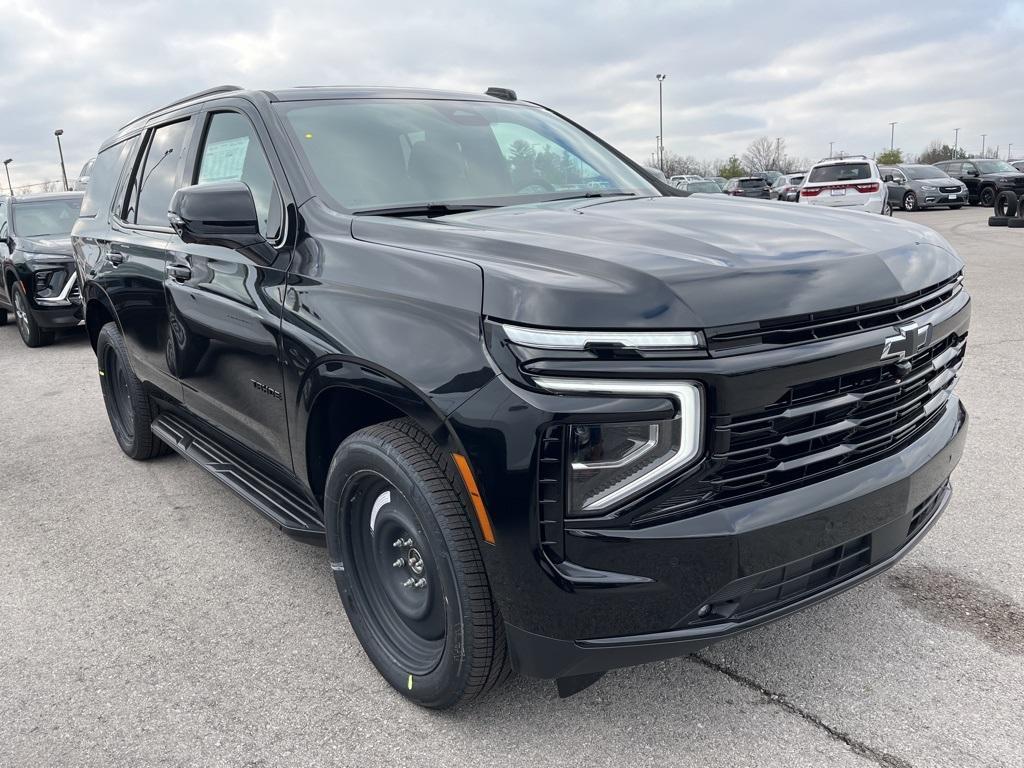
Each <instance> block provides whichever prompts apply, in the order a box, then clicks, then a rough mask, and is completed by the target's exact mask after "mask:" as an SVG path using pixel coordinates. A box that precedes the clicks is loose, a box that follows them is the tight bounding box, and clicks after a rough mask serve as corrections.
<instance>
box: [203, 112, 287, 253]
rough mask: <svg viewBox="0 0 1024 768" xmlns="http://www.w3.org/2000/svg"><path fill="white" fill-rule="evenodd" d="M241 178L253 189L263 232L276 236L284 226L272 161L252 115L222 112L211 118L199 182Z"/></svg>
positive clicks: (270, 236) (270, 237) (209, 182)
mask: <svg viewBox="0 0 1024 768" xmlns="http://www.w3.org/2000/svg"><path fill="white" fill-rule="evenodd" d="M217 181H241V182H243V183H244V184H245V185H246V186H248V187H249V191H250V192H252V198H253V201H254V202H255V203H256V214H257V216H259V221H260V232H262V233H263V236H264V237H266V238H268V239H270V240H273V239H274V238H275V237H276V235H277V234H278V230H279V229H280V226H281V215H280V211H281V207H280V205H279V204H278V199H279V198H278V193H277V187H276V186H275V185H274V174H273V172H272V171H271V170H270V163H269V162H268V161H267V156H266V155H265V154H264V153H263V147H262V146H261V145H260V140H259V138H258V137H257V136H256V131H255V129H254V128H253V126H252V123H250V122H249V118H247V117H245V115H241V114H239V113H237V112H220V113H217V114H215V115H213V116H212V117H211V118H210V124H209V127H208V128H207V130H206V139H205V140H204V142H203V153H202V155H201V156H200V160H199V171H198V173H197V175H196V179H195V183H196V184H211V183H213V182H217Z"/></svg>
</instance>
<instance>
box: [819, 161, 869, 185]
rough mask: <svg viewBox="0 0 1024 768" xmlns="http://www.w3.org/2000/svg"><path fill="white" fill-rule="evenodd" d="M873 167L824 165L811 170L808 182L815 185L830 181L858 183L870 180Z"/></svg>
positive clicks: (858, 164) (862, 165) (862, 164)
mask: <svg viewBox="0 0 1024 768" xmlns="http://www.w3.org/2000/svg"><path fill="white" fill-rule="evenodd" d="M870 178H871V166H870V165H868V164H867V163H847V164H846V165H822V166H819V167H817V168H812V169H811V174H810V176H808V177H807V180H808V181H810V182H814V183H821V182H828V181H857V180H858V179H870Z"/></svg>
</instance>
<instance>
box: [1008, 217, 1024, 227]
mask: <svg viewBox="0 0 1024 768" xmlns="http://www.w3.org/2000/svg"><path fill="white" fill-rule="evenodd" d="M1006 226H1008V227H1010V229H1024V219H1010V220H1009V221H1007V222H1006Z"/></svg>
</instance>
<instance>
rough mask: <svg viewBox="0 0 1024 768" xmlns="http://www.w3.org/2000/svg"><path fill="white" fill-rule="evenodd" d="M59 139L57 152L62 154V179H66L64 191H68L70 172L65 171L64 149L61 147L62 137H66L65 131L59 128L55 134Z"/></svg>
mask: <svg viewBox="0 0 1024 768" xmlns="http://www.w3.org/2000/svg"><path fill="white" fill-rule="evenodd" d="M53 135H54V136H56V137H57V152H58V153H59V154H60V177H61V178H62V179H64V191H65V192H67V191H68V172H67V171H66V170H65V169H64V149H63V148H62V147H61V145H60V137H61V136H63V135H64V129H63V128H58V129H57V130H56V131H54V132H53Z"/></svg>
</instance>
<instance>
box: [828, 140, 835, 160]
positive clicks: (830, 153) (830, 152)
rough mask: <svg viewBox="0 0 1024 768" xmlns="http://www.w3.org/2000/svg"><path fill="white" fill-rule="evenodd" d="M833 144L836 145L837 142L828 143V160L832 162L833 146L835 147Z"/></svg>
mask: <svg viewBox="0 0 1024 768" xmlns="http://www.w3.org/2000/svg"><path fill="white" fill-rule="evenodd" d="M833 144H835V142H834V141H830V142H829V143H828V159H829V160H831V159H832V145H833Z"/></svg>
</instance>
